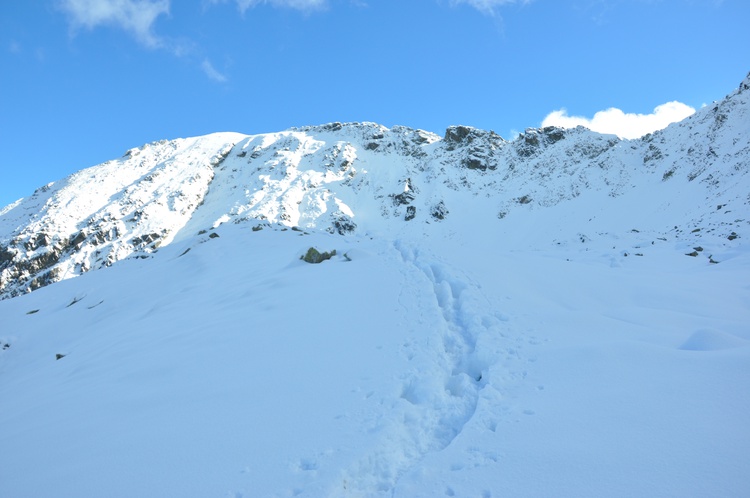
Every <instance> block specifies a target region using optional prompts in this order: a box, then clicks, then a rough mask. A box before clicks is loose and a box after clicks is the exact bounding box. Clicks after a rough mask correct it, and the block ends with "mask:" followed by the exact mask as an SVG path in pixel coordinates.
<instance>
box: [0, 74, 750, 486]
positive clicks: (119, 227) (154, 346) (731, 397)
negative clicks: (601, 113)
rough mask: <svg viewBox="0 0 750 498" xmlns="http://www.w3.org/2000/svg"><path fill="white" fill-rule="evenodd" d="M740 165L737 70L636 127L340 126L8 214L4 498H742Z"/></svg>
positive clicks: (744, 187)
mask: <svg viewBox="0 0 750 498" xmlns="http://www.w3.org/2000/svg"><path fill="white" fill-rule="evenodd" d="M748 170H750V76H748V78H747V79H745V80H744V81H743V82H742V84H741V85H740V87H739V88H738V89H737V90H735V91H734V92H732V93H731V94H730V95H729V96H728V97H726V98H725V99H724V100H722V101H720V102H716V103H714V104H712V105H710V106H707V107H705V108H703V109H701V110H699V111H698V112H696V113H695V114H694V115H693V116H691V117H690V118H688V119H686V120H685V121H683V122H681V123H677V124H674V125H672V126H670V127H668V128H667V129H665V130H663V131H660V132H657V133H654V134H652V135H650V136H646V137H643V138H642V139H639V140H619V139H618V138H617V137H614V136H605V135H600V134H596V133H593V132H591V131H588V130H586V129H583V128H578V129H574V130H563V129H557V128H545V129H541V130H539V129H530V130H527V131H526V132H525V133H524V134H522V135H520V136H519V137H517V138H516V139H514V140H513V141H506V140H504V139H502V138H501V137H499V136H498V135H496V134H494V133H492V132H486V131H482V130H478V129H474V128H469V127H465V126H455V127H451V128H449V129H448V130H446V132H445V134H444V135H443V136H442V137H441V136H438V135H435V134H432V133H428V132H425V131H421V130H412V129H409V128H404V127H394V128H391V129H388V128H386V127H383V126H379V125H376V124H371V123H350V124H339V123H333V124H328V125H323V126H315V127H308V128H301V129H292V130H288V131H284V132H280V133H274V134H265V135H255V136H246V135H241V134H237V133H219V134H214V135H209V136H205V137H198V138H192V139H182V140H173V141H163V142H159V143H154V144H150V145H146V146H144V147H141V148H138V149H132V150H130V151H128V152H127V153H126V154H125V155H124V156H123V157H121V158H120V159H117V160H113V161H109V162H107V163H104V164H102V165H99V166H94V167H92V168H88V169H85V170H82V171H80V172H79V173H76V174H74V175H72V176H71V177H68V178H66V179H64V180H61V181H59V182H54V183H51V184H49V185H47V186H45V187H42V188H40V189H38V190H37V191H36V192H35V193H34V194H33V195H32V196H31V197H29V198H26V199H21V200H20V201H18V202H16V203H13V204H11V205H9V206H7V207H5V208H3V209H2V210H0V270H1V271H2V273H1V274H0V289H1V290H2V297H4V298H5V299H3V300H1V301H0V448H1V449H2V451H0V496H12V497H18V498H23V497H39V496H112V497H132V496H140V497H152V496H153V497H157V496H158V497H162V496H180V497H185V496H190V497H192V496H195V497H206V496H221V497H232V498H238V497H242V498H248V497H268V496H279V497H291V496H300V497H301V496H306V497H409V498H411V497H436V496H458V497H463V496H471V497H474V496H476V497H483V498H488V497H498V496H518V497H524V496H529V497H531V496H576V497H584V496H591V497H599V496H613V497H617V496H621V497H630V496H653V497H656V496H659V497H661V496H737V497H739V496H747V495H748V494H750V481H749V480H748V478H747V476H748V475H750V459H748V458H747V456H748V454H750V431H748V429H747V414H748V413H750V395H749V394H748V393H750V326H748V324H750V304H749V303H750V286H748V282H750V251H748V247H747V245H746V244H745V240H747V233H748V226H749V224H750V177H749V176H748ZM311 247H313V248H317V249H318V250H319V251H320V252H328V253H329V254H328V256H330V258H329V259H326V260H325V261H323V262H322V263H320V264H308V263H307V262H305V261H303V260H302V259H301V258H302V257H303V256H305V255H306V253H307V252H308V250H309V249H310V248H311ZM105 267H106V268H105ZM91 270H99V271H91ZM71 277H77V278H71ZM50 284H52V285H50ZM31 290H33V291H34V292H29V291H31Z"/></svg>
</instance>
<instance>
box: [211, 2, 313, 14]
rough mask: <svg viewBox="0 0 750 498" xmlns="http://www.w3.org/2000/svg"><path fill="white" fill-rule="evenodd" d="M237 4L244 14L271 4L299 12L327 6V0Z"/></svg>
mask: <svg viewBox="0 0 750 498" xmlns="http://www.w3.org/2000/svg"><path fill="white" fill-rule="evenodd" d="M227 1H228V0H210V2H211V3H225V2H227ZM233 1H234V2H235V3H236V4H237V8H238V9H239V10H240V12H242V13H244V12H245V11H246V10H247V9H249V8H252V7H255V6H256V5H261V4H269V5H271V6H273V7H286V8H290V9H297V10H304V11H309V10H315V9H320V8H322V7H324V6H325V5H326V2H327V0H233Z"/></svg>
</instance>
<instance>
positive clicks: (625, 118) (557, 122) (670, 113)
mask: <svg viewBox="0 0 750 498" xmlns="http://www.w3.org/2000/svg"><path fill="white" fill-rule="evenodd" d="M567 112H568V111H566V110H565V109H560V110H558V111H553V112H551V113H549V114H548V115H547V117H546V118H544V121H542V126H543V127H544V126H559V127H560V128H575V127H576V126H579V125H580V126H585V127H586V128H588V129H590V130H593V131H596V132H599V133H610V134H613V135H617V136H618V137H620V138H639V137H642V136H643V135H646V134H647V133H651V132H654V131H656V130H661V129H663V128H666V127H667V126H668V125H669V124H670V123H675V122H677V121H682V120H683V119H685V118H686V117H688V116H690V115H691V114H693V113H694V112H695V109H693V108H692V107H690V106H689V105H685V104H683V103H681V102H677V101H673V102H667V103H666V104H662V105H660V106H656V108H654V112H653V113H651V114H633V113H625V112H623V111H621V110H620V109H617V108H614V107H612V108H609V109H607V110H605V111H599V112H597V113H596V114H594V117H593V118H591V119H589V118H585V117H582V116H568V114H567Z"/></svg>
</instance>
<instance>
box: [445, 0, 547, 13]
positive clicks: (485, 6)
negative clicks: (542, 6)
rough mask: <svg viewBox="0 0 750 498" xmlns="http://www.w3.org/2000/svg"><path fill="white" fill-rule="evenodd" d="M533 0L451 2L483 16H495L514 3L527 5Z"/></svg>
mask: <svg viewBox="0 0 750 498" xmlns="http://www.w3.org/2000/svg"><path fill="white" fill-rule="evenodd" d="M532 1H533V0H450V3H451V5H460V4H466V5H469V6H471V7H474V8H475V9H477V10H478V11H480V12H482V13H483V14H487V15H490V16H494V15H495V13H496V9H497V8H498V7H502V6H503V5H510V4H514V3H520V4H527V3H531V2H532Z"/></svg>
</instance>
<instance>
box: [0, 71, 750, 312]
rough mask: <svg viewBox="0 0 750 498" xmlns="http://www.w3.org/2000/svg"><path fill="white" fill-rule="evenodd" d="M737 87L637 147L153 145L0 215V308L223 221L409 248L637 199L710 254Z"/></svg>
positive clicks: (736, 225) (721, 204)
mask: <svg viewBox="0 0 750 498" xmlns="http://www.w3.org/2000/svg"><path fill="white" fill-rule="evenodd" d="M748 88H750V75H749V76H748V78H746V79H745V80H743V82H742V83H741V84H740V86H739V88H738V89H736V90H735V91H733V92H732V93H730V94H729V95H728V96H727V97H726V98H724V99H723V100H721V101H719V102H715V103H714V104H712V105H710V106H706V107H705V108H702V109H700V110H698V111H697V112H696V113H695V114H694V115H692V116H690V117H688V118H687V119H685V120H683V121H682V122H680V123H675V124H672V125H670V126H669V127H667V128H666V129H664V130H660V131H657V132H655V133H652V134H649V135H646V136H644V137H642V138H640V139H635V140H623V139H619V138H617V137H616V136H614V135H603V134H599V133H596V132H593V131H590V130H588V129H585V128H583V127H578V128H575V129H561V128H555V127H547V128H540V129H533V128H530V129H527V130H526V131H525V132H524V133H521V134H520V135H519V136H518V137H516V138H515V139H514V140H511V141H508V140H505V139H503V138H502V137H500V136H499V135H497V134H496V133H494V132H493V131H485V130H480V129H477V128H472V127H469V126H451V127H449V128H448V129H447V130H446V131H445V133H444V135H443V136H442V137H440V136H438V135H436V134H434V133H431V132H427V131H424V130H417V129H412V128H408V127H404V126H394V127H392V128H387V127H385V126H382V125H379V124H376V123H369V122H364V123H328V124H324V125H317V126H306V127H301V128H291V129H289V130H286V131H283V132H276V133H268V134H259V135H243V134H240V133H232V132H225V133H214V134H210V135H205V136H201V137H193V138H187V139H176V140H169V141H167V140H162V141H158V142H153V143H151V144H147V145H144V146H141V147H138V148H133V149H130V150H128V151H127V152H126V153H125V154H124V155H123V156H122V157H121V158H119V159H115V160H111V161H107V162H105V163H102V164H100V165H97V166H93V167H90V168H86V169H83V170H81V171H79V172H77V173H75V174H73V175H71V176H69V177H67V178H65V179H63V180H60V181H58V182H52V183H50V184H48V185H45V186H43V187H41V188H39V189H37V191H35V192H34V194H33V195H32V196H30V197H28V198H25V199H21V200H19V201H17V202H15V203H13V204H11V205H9V206H7V207H5V208H3V209H0V297H2V298H8V297H12V296H16V295H20V294H24V293H26V292H30V291H32V290H35V289H37V288H39V287H42V286H44V285H48V284H50V283H54V282H56V281H59V280H63V279H65V278H70V277H72V276H76V275H80V274H82V273H85V272H87V271H90V270H92V269H98V268H103V267H107V266H110V265H112V264H113V263H115V262H117V261H119V260H122V259H124V258H128V257H148V255H149V254H150V253H152V252H154V251H156V250H158V248H159V247H160V246H164V245H167V244H169V243H171V242H173V241H175V240H181V239H184V238H185V237H189V236H195V235H196V234H199V233H202V232H205V231H208V230H211V229H214V228H216V227H217V226H218V225H220V224H222V223H226V222H230V221H231V222H235V223H239V222H251V223H256V224H258V226H259V227H261V226H265V225H274V226H279V227H287V228H290V227H299V228H300V229H302V230H325V231H328V232H330V233H338V234H340V235H347V234H360V235H361V234H366V233H370V232H372V233H380V234H389V236H392V235H393V234H396V233H398V234H402V235H403V234H412V235H413V236H415V237H418V236H420V235H419V234H424V233H428V232H430V226H429V225H431V224H436V223H442V224H446V225H449V226H453V225H457V227H456V229H457V230H460V229H459V228H458V225H460V217H456V216H455V213H456V212H457V211H464V210H466V207H467V206H468V205H475V207H476V210H481V211H483V214H482V216H486V215H487V213H492V216H490V217H489V218H494V219H495V220H497V223H496V226H497V227H498V229H500V230H502V222H503V220H505V219H506V218H507V217H509V216H518V215H520V216H523V213H527V212H530V211H535V212H537V213H539V212H541V210H543V209H545V208H550V207H553V206H557V205H559V204H560V203H570V202H572V201H574V200H575V199H577V198H579V197H580V196H581V195H584V196H592V195H598V196H601V197H602V198H610V199H617V198H620V197H626V198H633V197H634V196H640V197H642V202H643V203H644V204H647V205H648V209H646V207H640V208H637V210H639V211H640V212H639V213H634V215H633V223H632V224H635V221H636V220H640V219H641V217H642V216H648V214H647V211H648V210H649V209H650V210H651V211H665V212H667V213H669V212H674V215H673V217H674V218H675V219H678V218H679V219H682V218H683V214H684V215H686V216H687V217H688V219H689V220H690V223H689V224H690V225H691V228H690V229H689V230H690V231H688V232H687V233H682V232H685V230H686V229H687V227H679V228H678V227H677V225H681V224H682V223H678V224H677V225H675V224H671V222H670V223H667V222H666V221H665V222H664V223H662V224H661V225H660V226H658V225H657V226H653V227H650V228H649V229H650V230H651V231H652V232H653V236H654V237H662V238H663V237H665V236H667V234H668V232H670V231H671V230H678V229H679V230H680V232H681V233H682V235H681V237H682V239H684V241H685V244H686V245H694V244H698V243H699V242H700V240H698V239H699V235H705V233H703V234H699V235H695V234H696V233H698V232H692V230H695V229H704V227H709V226H710V227H711V230H714V231H716V233H717V237H718V238H717V239H716V240H715V241H714V242H715V243H716V244H718V245H721V244H720V243H719V242H718V240H724V241H726V240H729V242H731V241H734V240H736V239H738V238H739V237H740V235H739V233H740V232H741V231H742V229H743V228H744V227H745V226H746V225H747V220H745V219H744V218H743V217H739V218H737V217H732V216H729V212H727V213H724V211H731V210H732V209H740V206H743V207H744V206H747V204H748V202H750V199H748V198H747V197H744V198H743V195H746V194H743V192H745V191H746V190H747V188H746V185H747V182H748V180H747V175H746V173H747V170H748V162H749V161H750V159H749V158H750V143H749V140H748V137H749V136H750V126H749V125H748V124H747V123H750V99H748ZM677 183H679V184H680V185H679V188H677V187H674V185H672V187H673V188H670V192H671V191H675V190H676V191H677V192H678V194H677V196H678V197H682V196H684V195H685V194H686V193H688V192H689V193H690V196H692V197H694V200H695V202H692V203H691V202H686V201H687V199H686V198H683V199H673V200H672V201H671V202H666V203H665V202H658V200H657V199H655V198H654V196H659V195H660V194H659V192H658V191H659V190H664V189H660V187H659V186H666V185H669V184H677ZM696 185H700V187H696ZM670 195H671V193H670V194H667V195H664V196H663V197H665V198H668V197H669V196H670ZM699 196H700V198H699ZM479 199H481V201H480V200H479ZM633 203H635V201H633ZM633 203H631V205H632V204H633ZM675 204H679V206H677V205H675ZM744 209H746V207H744ZM469 211H470V210H469ZM662 214H664V213H662ZM466 215H470V214H466ZM474 215H476V214H474ZM462 216H463V215H462ZM453 218H458V219H456V220H453ZM488 223H489V222H488ZM672 227H674V228H672ZM633 228H634V227H633ZM490 229H491V228H490ZM576 235H577V234H576ZM672 235H674V234H672ZM585 237H589V235H585ZM545 242H546V243H551V242H553V241H552V240H547V241H545ZM710 259H711V260H712V261H716V259H713V258H710Z"/></svg>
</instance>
